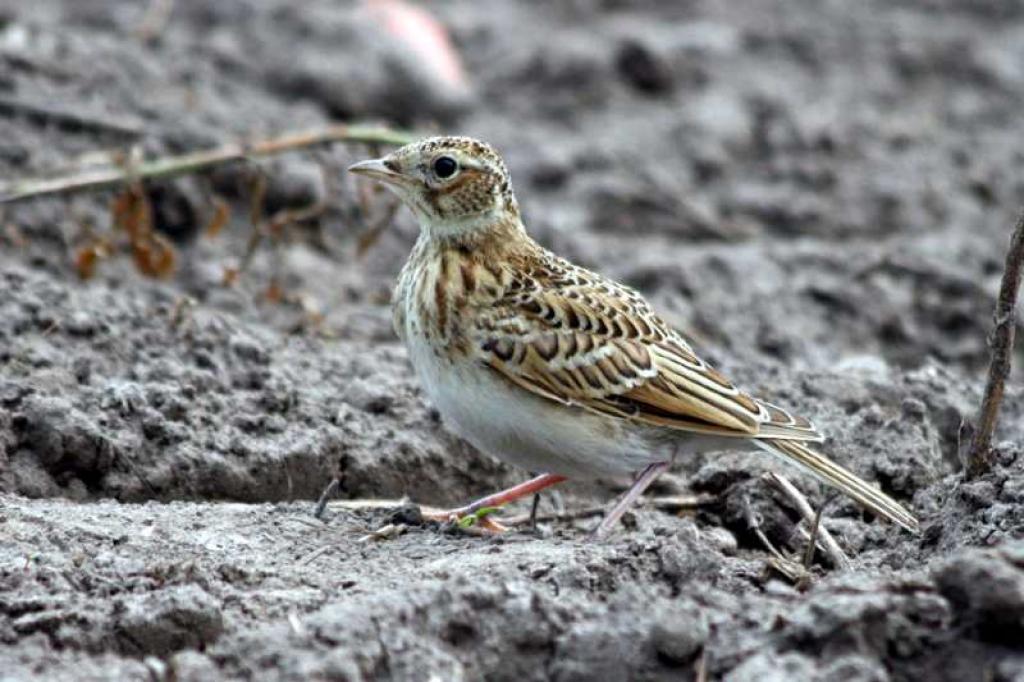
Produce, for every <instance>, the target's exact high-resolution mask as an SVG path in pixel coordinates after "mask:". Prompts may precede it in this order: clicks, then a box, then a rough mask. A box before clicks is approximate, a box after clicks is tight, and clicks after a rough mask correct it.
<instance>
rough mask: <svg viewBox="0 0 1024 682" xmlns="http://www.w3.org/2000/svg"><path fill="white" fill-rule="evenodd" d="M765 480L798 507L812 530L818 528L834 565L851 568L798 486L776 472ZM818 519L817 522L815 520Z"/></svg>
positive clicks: (813, 541)
mask: <svg viewBox="0 0 1024 682" xmlns="http://www.w3.org/2000/svg"><path fill="white" fill-rule="evenodd" d="M765 480H767V481H768V482H769V483H771V484H772V485H774V486H775V487H776V488H777V489H778V490H779V491H780V492H781V493H782V494H783V495H785V496H786V497H787V498H789V500H790V501H791V502H792V503H793V504H794V505H795V506H796V508H797V511H799V512H800V516H802V517H803V518H804V521H806V522H807V523H808V524H809V525H810V526H811V527H812V528H817V529H818V532H817V535H818V536H819V537H821V544H822V546H823V547H824V548H825V552H826V554H827V555H828V557H829V559H830V561H831V562H832V565H833V566H835V567H836V568H839V569H845V568H849V567H850V560H849V558H847V556H846V554H845V553H844V552H843V549H842V547H840V546H839V543H838V542H836V539H835V538H834V537H832V533H830V532H828V529H827V528H825V527H824V526H822V525H820V518H818V515H817V514H816V513H815V512H814V509H812V508H811V504H810V502H808V501H807V498H806V497H804V495H803V493H801V492H800V491H799V490H797V488H796V486H795V485H793V484H792V483H790V481H789V479H788V478H786V477H785V476H783V475H782V474H777V473H775V472H774V471H772V472H768V473H767V474H765ZM816 518H817V521H816V520H815V519H816ZM814 543H815V537H814V532H813V531H812V534H811V546H812V547H813V546H814Z"/></svg>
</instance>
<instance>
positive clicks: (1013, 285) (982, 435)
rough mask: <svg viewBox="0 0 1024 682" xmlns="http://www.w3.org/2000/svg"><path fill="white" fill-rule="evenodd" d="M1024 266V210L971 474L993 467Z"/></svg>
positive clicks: (999, 305) (999, 310)
mask: <svg viewBox="0 0 1024 682" xmlns="http://www.w3.org/2000/svg"><path fill="white" fill-rule="evenodd" d="M1022 266H1024V211H1022V212H1021V214H1020V216H1018V218H1017V225H1016V227H1014V230H1013V236H1012V237H1011V238H1010V250H1009V251H1008V252H1007V253H1006V268H1005V270H1004V271H1003V281H1002V284H1001V285H1000V286H999V300H998V301H997V302H996V312H995V329H993V331H992V337H991V342H990V343H991V346H992V360H991V362H990V364H989V367H988V383H987V384H986V386H985V397H984V398H983V399H982V402H981V410H980V411H979V413H978V422H977V424H976V428H975V430H974V438H973V439H972V440H971V449H970V450H969V451H968V453H967V478H976V477H978V476H981V475H982V474H984V473H985V472H987V471H988V470H989V469H991V468H992V460H993V453H992V434H993V432H994V431H995V428H996V422H997V421H998V420H999V407H1000V405H1001V404H1002V402H1003V389H1004V388H1005V386H1006V378H1007V377H1008V376H1009V375H1010V363H1011V361H1012V359H1013V337H1014V335H1015V332H1016V326H1017V293H1018V292H1019V290H1020V278H1021V268H1022Z"/></svg>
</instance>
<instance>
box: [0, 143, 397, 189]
mask: <svg viewBox="0 0 1024 682" xmlns="http://www.w3.org/2000/svg"><path fill="white" fill-rule="evenodd" d="M413 139H415V136H414V135H412V134H411V133H406V132H402V131H397V130H390V129H388V128H377V127H372V126H359V125H335V126H330V127H327V128H321V129H318V130H306V131H301V132H297V133H289V134H286V135H282V136H281V137H276V138H272V139H269V140H256V141H253V142H238V143H232V144H226V145H224V146H221V147H217V148H215V149H207V150H203V151H198V152H190V153H188V154H181V155H178V156H166V157H162V158H158V159H152V160H149V161H143V162H142V163H139V164H137V165H132V166H131V167H126V168H122V167H115V166H111V167H109V168H100V169H94V170H88V171H84V172H81V173H75V174H72V175H67V176H63V177H57V178H30V179H23V180H14V181H11V182H6V183H0V204H5V203H11V202H14V201H22V200H24V199H30V198H33V197H39V196H45V195H48V194H63V193H68V192H76V191H80V190H86V189H101V188H104V187H113V186H116V185H120V184H123V183H125V182H127V181H128V180H148V179H152V178H170V177H176V176H179V175H187V174H189V173H197V172H200V171H205V170H209V169H210V168H213V167H214V166H218V165H221V164H225V163H229V162H232V161H241V160H243V159H250V158H258V157H263V156H274V155H277V154H281V153H283V152H288V151H294V150H297V149H303V148H306V147H314V146H317V145H322V144H329V143H332V142H360V143H378V144H406V143H408V142H411V141H412V140H413Z"/></svg>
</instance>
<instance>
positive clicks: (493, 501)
mask: <svg viewBox="0 0 1024 682" xmlns="http://www.w3.org/2000/svg"><path fill="white" fill-rule="evenodd" d="M564 480H566V478H565V476H558V475H556V474H542V475H540V476H537V477H536V478H531V479H530V480H529V481H526V482H525V483H520V484H519V485H515V486H512V487H511V488H508V489H507V490H502V491H501V492H498V493H494V494H493V495H488V496H487V497H481V498H480V499H479V500H477V501H476V502H472V503H470V504H467V505H466V506H465V507H459V508H457V509H449V510H447V511H442V512H434V513H429V514H424V517H426V518H428V519H434V520H435V521H449V520H451V519H453V518H454V519H456V520H457V519H461V518H463V517H465V516H469V515H470V514H475V513H477V512H478V511H480V510H481V509H484V508H485V507H501V506H502V505H506V504H508V503H509V502H515V501H516V500H518V499H519V498H521V497H526V496H527V495H532V494H534V493H536V492H539V491H541V490H544V488H549V487H551V486H553V485H555V484H557V483H561V482H562V481H564ZM483 521H484V522H486V521H487V519H486V517H485V518H484V519H483ZM482 525H484V526H485V527H489V526H491V525H494V526H496V527H495V528H493V529H494V530H499V529H501V527H500V524H491V523H482Z"/></svg>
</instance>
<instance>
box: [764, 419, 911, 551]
mask: <svg viewBox="0 0 1024 682" xmlns="http://www.w3.org/2000/svg"><path fill="white" fill-rule="evenodd" d="M754 442H755V443H757V445H758V446H759V447H761V448H762V449H764V450H767V451H768V452H770V453H771V454H773V455H775V456H777V457H780V458H782V459H783V460H785V461H787V462H790V463H791V464H796V465H797V466H799V467H800V468H801V469H803V470H804V471H806V472H807V473H809V474H811V475H813V476H814V477H815V478H817V479H818V480H820V481H822V482H824V483H827V484H829V485H831V486H834V487H836V488H838V489H839V490H841V491H842V492H844V493H846V494H847V495H849V496H850V497H852V498H853V499H854V500H856V501H857V502H859V503H860V504H862V505H864V506H865V507H867V508H868V509H870V510H871V511H873V512H874V513H876V514H878V515H879V516H884V517H885V518H887V519H889V520H890V521H892V522H893V523H897V524H899V525H900V526H902V527H904V528H906V529H907V530H909V531H910V532H911V533H917V532H918V531H919V530H920V527H919V525H918V523H917V519H916V518H914V516H913V515H912V514H911V513H910V512H908V511H907V510H906V509H904V508H903V506H902V505H901V504H900V503H899V502H897V501H896V500H894V499H892V498H891V497H889V496H888V495H886V494H885V493H883V492H882V491H881V490H879V489H878V488H876V487H875V486H873V485H871V484H870V483H868V482H867V481H865V480H863V479H861V478H859V477H857V476H856V475H855V474H853V472H851V471H848V470H847V469H844V468H843V467H841V466H839V465H838V464H836V463H835V462H833V461H832V460H830V459H829V458H828V457H825V456H824V455H822V454H819V453H817V452H815V451H814V450H811V449H810V448H808V447H807V446H806V445H804V444H803V443H800V442H797V441H791V440H756V439H755V440H754Z"/></svg>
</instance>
